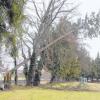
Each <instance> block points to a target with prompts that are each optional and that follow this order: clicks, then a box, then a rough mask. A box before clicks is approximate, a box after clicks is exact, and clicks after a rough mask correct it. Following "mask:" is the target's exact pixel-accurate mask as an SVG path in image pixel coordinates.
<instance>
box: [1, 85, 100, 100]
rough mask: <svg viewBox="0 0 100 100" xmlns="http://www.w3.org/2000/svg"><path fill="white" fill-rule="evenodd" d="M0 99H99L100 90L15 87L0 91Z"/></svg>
mask: <svg viewBox="0 0 100 100" xmlns="http://www.w3.org/2000/svg"><path fill="white" fill-rule="evenodd" d="M92 85H93V84H92ZM0 100H100V92H93V91H91V92H85V91H68V90H66V91H60V90H52V89H44V88H39V87H34V88H16V89H12V90H11V91H5V92H0Z"/></svg>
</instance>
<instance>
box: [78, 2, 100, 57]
mask: <svg viewBox="0 0 100 100" xmlns="http://www.w3.org/2000/svg"><path fill="white" fill-rule="evenodd" d="M79 2H80V6H79V12H80V13H81V15H82V16H84V15H85V14H86V13H91V12H92V11H95V12H98V11H99V10H100V0H79ZM85 42H86V43H87V44H88V45H89V47H87V50H88V51H89V52H90V56H91V57H92V58H95V56H96V55H97V52H98V51H99V52H100V37H99V38H95V39H92V40H90V39H88V40H86V41H85Z"/></svg>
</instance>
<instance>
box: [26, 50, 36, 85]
mask: <svg viewBox="0 0 100 100" xmlns="http://www.w3.org/2000/svg"><path fill="white" fill-rule="evenodd" d="M35 57H36V55H35V52H34V51H33V53H32V56H31V59H30V67H29V71H28V83H27V85H28V86H32V85H33V82H34V74H35V69H34V67H35V59H36V58H35Z"/></svg>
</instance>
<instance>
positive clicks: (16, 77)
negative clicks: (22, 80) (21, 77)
mask: <svg viewBox="0 0 100 100" xmlns="http://www.w3.org/2000/svg"><path fill="white" fill-rule="evenodd" d="M14 64H15V69H16V70H15V85H18V72H17V68H16V66H17V61H16V58H15V59H14Z"/></svg>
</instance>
